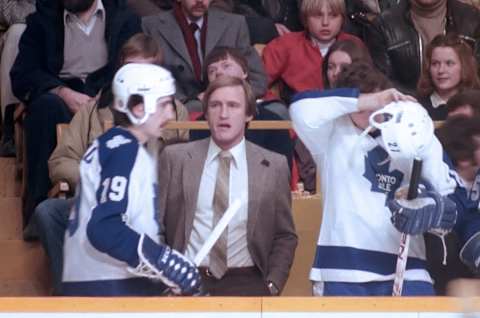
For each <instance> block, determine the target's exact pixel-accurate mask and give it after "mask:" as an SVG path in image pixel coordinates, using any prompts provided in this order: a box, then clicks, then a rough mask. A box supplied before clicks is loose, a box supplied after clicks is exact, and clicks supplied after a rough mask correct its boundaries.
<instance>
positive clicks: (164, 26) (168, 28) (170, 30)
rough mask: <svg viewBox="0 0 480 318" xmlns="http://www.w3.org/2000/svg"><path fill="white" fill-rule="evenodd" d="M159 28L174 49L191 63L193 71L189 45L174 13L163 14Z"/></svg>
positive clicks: (191, 66)
mask: <svg viewBox="0 0 480 318" xmlns="http://www.w3.org/2000/svg"><path fill="white" fill-rule="evenodd" d="M158 28H159V30H160V34H161V35H162V36H163V38H164V39H165V41H166V42H167V43H168V44H169V46H170V47H171V48H172V50H174V51H176V52H177V53H178V55H179V56H181V57H182V59H184V60H185V62H186V63H187V64H188V65H190V68H191V69H192V71H193V65H192V61H191V59H190V55H189V54H188V50H187V45H186V44H185V39H184V38H183V33H182V30H181V29H180V26H179V25H178V23H177V21H176V20H175V17H174V16H173V13H171V14H165V15H162V16H161V17H160V23H159V24H158Z"/></svg>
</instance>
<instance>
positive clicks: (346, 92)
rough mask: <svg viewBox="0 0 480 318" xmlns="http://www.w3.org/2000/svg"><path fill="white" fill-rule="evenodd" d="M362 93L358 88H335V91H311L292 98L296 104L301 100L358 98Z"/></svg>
mask: <svg viewBox="0 0 480 318" xmlns="http://www.w3.org/2000/svg"><path fill="white" fill-rule="evenodd" d="M359 95H360V91H359V90H358V89H357V88H335V89H325V90H310V91H305V92H301V93H298V94H295V95H294V96H293V98H292V101H291V103H294V102H296V101H298V100H301V99H306V98H320V97H332V96H337V97H351V98H358V96H359Z"/></svg>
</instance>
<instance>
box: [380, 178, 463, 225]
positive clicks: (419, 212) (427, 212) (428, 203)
mask: <svg viewBox="0 0 480 318" xmlns="http://www.w3.org/2000/svg"><path fill="white" fill-rule="evenodd" d="M418 190H419V193H418V196H417V198H416V199H413V200H407V193H408V187H401V188H400V189H398V190H397V191H396V192H395V199H393V200H390V201H389V202H388V208H389V209H390V211H391V212H392V217H391V221H392V223H393V225H394V226H395V228H396V229H397V230H398V231H400V232H402V233H406V234H410V235H418V234H423V233H425V232H432V233H434V234H437V235H445V234H446V233H448V232H449V231H450V230H451V229H452V228H453V226H454V225H455V221H456V219H457V209H456V205H455V203H454V202H453V201H451V200H450V199H449V198H448V197H446V196H442V195H440V194H439V193H438V192H436V191H434V190H433V188H432V187H431V186H430V185H429V184H428V183H426V182H425V183H423V184H420V186H419V189H418Z"/></svg>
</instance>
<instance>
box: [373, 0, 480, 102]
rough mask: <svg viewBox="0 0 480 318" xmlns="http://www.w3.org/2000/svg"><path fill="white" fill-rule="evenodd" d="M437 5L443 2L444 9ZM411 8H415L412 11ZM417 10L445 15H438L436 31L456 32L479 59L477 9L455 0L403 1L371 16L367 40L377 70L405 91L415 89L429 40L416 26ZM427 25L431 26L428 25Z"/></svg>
mask: <svg viewBox="0 0 480 318" xmlns="http://www.w3.org/2000/svg"><path fill="white" fill-rule="evenodd" d="M442 2H445V3H444V4H443V3H442ZM439 5H440V6H446V8H444V9H443V10H444V11H443V13H442V11H441V10H442V8H441V7H440V8H439ZM413 8H416V9H417V10H416V11H415V12H413V11H412V10H413ZM418 8H421V10H418ZM439 9H440V11H439ZM419 11H421V13H420V14H421V15H422V16H424V17H428V15H429V14H430V13H432V14H433V13H434V12H441V13H442V15H443V16H444V18H442V16H440V17H438V18H437V20H438V22H439V23H438V25H439V26H440V29H439V31H440V32H437V34H438V33H442V32H445V33H448V32H455V33H457V34H458V35H459V36H460V37H461V38H463V39H464V40H465V41H466V42H468V43H469V44H471V45H472V47H473V49H474V52H475V56H476V58H477V60H480V47H479V45H478V41H479V38H480V11H478V10H477V9H475V8H474V7H472V6H470V5H467V4H464V3H462V2H460V1H458V0H405V1H402V3H400V4H399V5H398V6H395V7H393V8H391V9H389V10H386V11H385V12H383V13H382V14H381V15H379V16H378V17H377V18H376V19H374V21H373V26H372V27H371V28H369V29H368V32H369V34H368V36H367V37H366V44H367V46H368V48H369V50H370V54H371V55H372V58H373V60H374V61H375V64H376V66H377V67H378V68H379V69H380V71H382V72H383V73H385V74H386V75H387V77H388V78H390V79H391V80H392V81H393V82H394V84H395V86H396V87H397V88H399V89H400V90H403V91H405V92H407V93H414V92H415V88H416V85H417V81H418V78H419V77H420V70H421V65H422V59H423V57H422V56H423V52H424V51H425V49H424V48H425V47H426V45H427V44H428V41H425V39H424V38H425V37H424V36H423V34H424V33H425V32H423V33H422V32H419V30H422V29H421V27H419V25H421V23H418V22H417V20H414V19H413V18H412V16H414V15H415V14H417V16H418V15H419V13H418V12H419ZM427 28H431V27H430V26H429V25H427ZM423 31H424V30H423ZM428 31H430V32H431V31H432V30H431V29H430V30H428ZM432 38H433V36H432ZM425 42H427V43H425Z"/></svg>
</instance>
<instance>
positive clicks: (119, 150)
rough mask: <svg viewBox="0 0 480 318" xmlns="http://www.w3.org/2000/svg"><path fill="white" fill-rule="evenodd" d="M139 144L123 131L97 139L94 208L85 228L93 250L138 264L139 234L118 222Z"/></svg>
mask: <svg viewBox="0 0 480 318" xmlns="http://www.w3.org/2000/svg"><path fill="white" fill-rule="evenodd" d="M139 147H140V145H139V144H138V141H137V139H136V138H135V137H134V136H133V135H132V134H130V132H128V131H127V130H124V129H120V128H112V129H110V130H109V131H108V132H106V133H105V134H103V135H102V136H100V137H99V139H98V157H99V158H98V160H99V163H100V166H101V178H100V185H99V188H98V189H97V206H96V207H95V208H94V209H93V211H92V217H91V218H90V221H89V222H88V225H87V236H88V239H89V240H90V243H91V244H92V246H93V247H95V248H96V249H97V250H99V251H100V252H103V253H107V254H108V255H110V256H111V257H113V258H116V259H118V260H121V261H124V262H127V263H128V264H129V265H130V266H132V267H136V266H137V265H138V254H137V245H138V240H139V238H140V235H139V234H138V233H137V232H135V231H134V230H132V229H131V228H130V227H128V226H127V225H126V224H125V223H124V222H123V220H122V216H123V215H124V213H125V212H126V211H127V206H128V186H129V178H130V173H131V171H132V169H133V166H134V164H135V160H136V159H137V153H138V150H139Z"/></svg>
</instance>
